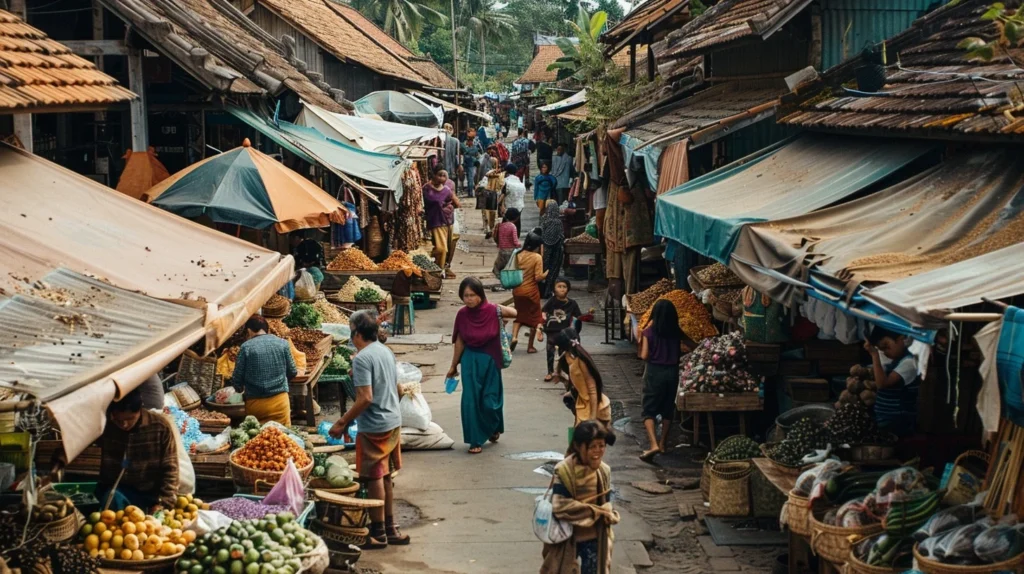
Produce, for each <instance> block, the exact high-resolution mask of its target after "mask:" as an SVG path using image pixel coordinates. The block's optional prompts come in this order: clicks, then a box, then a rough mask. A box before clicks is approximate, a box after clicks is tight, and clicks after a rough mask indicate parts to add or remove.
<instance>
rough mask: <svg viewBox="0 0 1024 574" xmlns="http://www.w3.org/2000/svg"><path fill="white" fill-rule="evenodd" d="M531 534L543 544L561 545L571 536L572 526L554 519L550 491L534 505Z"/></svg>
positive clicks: (538, 498)
mask: <svg viewBox="0 0 1024 574" xmlns="http://www.w3.org/2000/svg"><path fill="white" fill-rule="evenodd" d="M533 534H534V536H536V537H537V538H538V539H539V540H540V541H541V542H543V543H544V544H561V543H562V542H565V541H566V540H568V539H569V537H570V536H572V524H570V523H568V522H563V521H561V520H559V519H557V518H555V515H554V507H553V506H552V505H551V490H550V489H548V491H547V492H546V493H544V494H543V495H542V496H538V497H537V501H536V502H535V503H534V506H533Z"/></svg>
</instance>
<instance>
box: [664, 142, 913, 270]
mask: <svg viewBox="0 0 1024 574" xmlns="http://www.w3.org/2000/svg"><path fill="white" fill-rule="evenodd" d="M929 149H930V144H927V143H924V142H915V141H892V142H885V141H877V140H870V139H867V138H845V137H843V138H841V137H834V136H825V135H804V136H801V137H799V138H797V139H795V140H792V141H788V142H785V143H783V144H780V145H777V146H774V147H771V148H768V149H766V150H764V151H762V152H760V153H759V154H755V155H754V156H751V157H748V158H744V159H743V160H740V161H738V162H736V163H734V164H732V165H729V166H726V167H723V168H721V169H719V170H716V171H713V172H711V173H709V174H707V175H705V176H703V177H700V178H697V179H694V180H692V181H690V182H687V183H685V184H683V185H681V186H679V187H677V188H675V189H673V190H671V191H669V192H666V193H664V194H662V195H660V196H658V198H657V205H656V209H655V233H656V234H657V235H660V236H662V237H665V238H668V239H670V240H673V241H676V242H678V243H681V244H683V245H686V246H688V247H690V248H691V249H693V250H694V251H696V252H698V253H701V254H703V255H705V256H707V257H711V258H713V259H716V260H718V261H720V262H723V263H727V262H728V260H729V255H730V254H731V253H732V251H733V248H734V246H735V245H736V241H737V239H738V238H739V234H740V231H741V229H742V228H743V226H744V225H747V224H750V223H757V222H761V221H773V220H777V219H783V218H787V217H794V216H797V215H802V214H805V213H809V212H811V211H814V210H815V209H820V208H822V207H825V206H827V205H831V204H833V203H836V202H838V201H840V200H842V199H845V198H846V197H849V196H850V195H852V194H854V193H857V192H858V191H861V190H863V189H865V188H867V187H868V186H870V185H872V184H874V183H876V182H878V181H880V180H881V179H883V178H885V177H886V176H888V175H890V174H892V173H893V172H895V171H896V170H898V169H900V168H902V167H904V166H906V165H907V164H908V163H910V162H911V161H913V160H915V159H916V158H918V157H920V156H921V155H923V154H924V153H926V152H927V151H928V150H929Z"/></svg>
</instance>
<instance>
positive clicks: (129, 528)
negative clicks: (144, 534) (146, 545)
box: [121, 522, 137, 534]
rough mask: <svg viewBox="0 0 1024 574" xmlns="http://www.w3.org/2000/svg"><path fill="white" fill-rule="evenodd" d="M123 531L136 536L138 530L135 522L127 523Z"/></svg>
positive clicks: (122, 528)
mask: <svg viewBox="0 0 1024 574" xmlns="http://www.w3.org/2000/svg"><path fill="white" fill-rule="evenodd" d="M121 530H123V531H124V533H125V534H135V531H136V530H137V528H136V526H135V523H134V522H125V523H124V526H122V527H121Z"/></svg>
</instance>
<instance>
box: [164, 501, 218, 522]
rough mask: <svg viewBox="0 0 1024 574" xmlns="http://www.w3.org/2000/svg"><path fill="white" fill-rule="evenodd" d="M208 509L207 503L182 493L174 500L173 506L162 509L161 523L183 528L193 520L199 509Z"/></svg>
mask: <svg viewBox="0 0 1024 574" xmlns="http://www.w3.org/2000/svg"><path fill="white" fill-rule="evenodd" d="M209 509H210V505H209V504H206V503H205V502H203V501H202V500H200V499H198V498H195V497H194V496H192V495H191V494H183V495H180V496H178V499H177V500H175V501H174V508H172V509H170V510H165V511H164V514H163V517H162V518H163V524H164V526H170V527H171V528H183V527H185V526H188V525H189V523H190V522H192V521H193V520H195V518H196V516H197V515H198V514H199V511H200V510H209Z"/></svg>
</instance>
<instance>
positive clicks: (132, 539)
mask: <svg viewBox="0 0 1024 574" xmlns="http://www.w3.org/2000/svg"><path fill="white" fill-rule="evenodd" d="M124 547H125V548H127V549H128V550H138V549H139V537H138V536H136V535H134V534H128V535H126V536H125V537H124Z"/></svg>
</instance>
